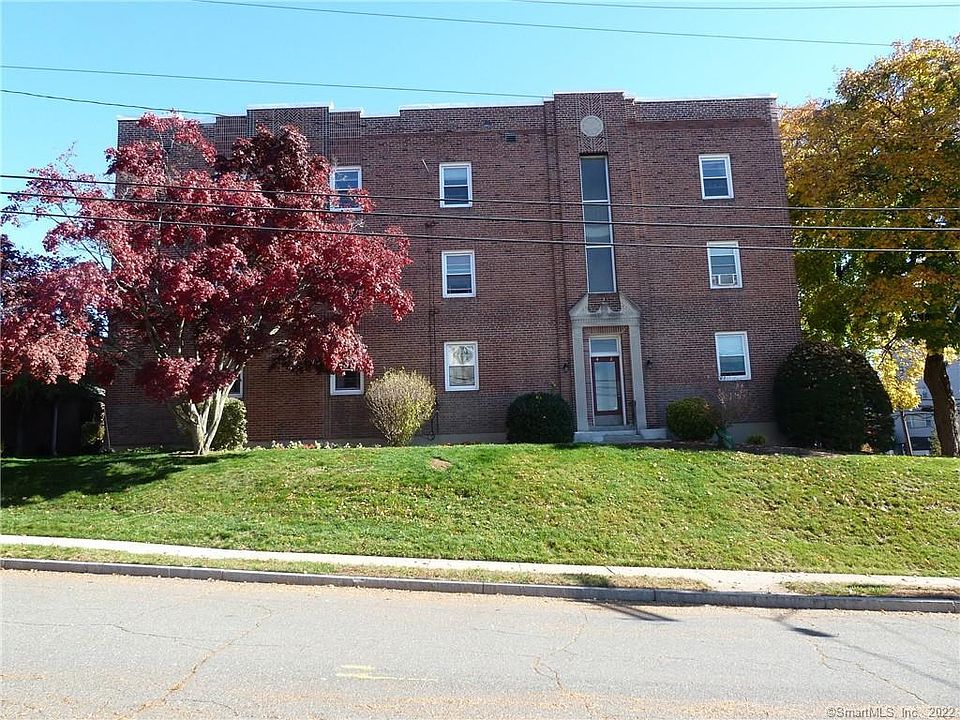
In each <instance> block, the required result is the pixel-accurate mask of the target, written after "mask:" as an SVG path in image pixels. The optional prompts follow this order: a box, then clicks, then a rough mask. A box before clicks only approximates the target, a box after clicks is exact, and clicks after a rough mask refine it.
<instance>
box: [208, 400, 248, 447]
mask: <svg viewBox="0 0 960 720" xmlns="http://www.w3.org/2000/svg"><path fill="white" fill-rule="evenodd" d="M246 444H247V406H246V405H244V404H243V401H242V400H238V399H237V398H227V402H226V403H224V405H223V415H222V416H221V417H220V425H219V426H218V427H217V434H216V435H214V436H213V444H212V445H211V447H212V448H213V449H214V450H240V449H242V448H243V447H244V446H245V445H246Z"/></svg>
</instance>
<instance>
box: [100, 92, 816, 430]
mask: <svg viewBox="0 0 960 720" xmlns="http://www.w3.org/2000/svg"><path fill="white" fill-rule="evenodd" d="M287 124H294V125H297V126H298V127H299V128H300V129H301V130H302V131H303V133H304V134H305V136H306V137H307V138H308V140H309V141H310V143H311V147H312V149H313V150H315V151H316V152H318V153H323V154H325V155H326V156H327V157H328V158H329V159H330V160H331V161H332V162H333V163H334V165H335V166H336V168H337V169H336V170H335V171H334V173H333V178H332V185H333V187H334V188H336V189H346V188H349V187H357V186H361V187H363V188H364V189H366V190H367V191H368V192H369V193H370V194H371V196H373V197H374V198H380V199H376V200H375V202H376V205H377V210H378V212H384V213H398V214H399V215H398V217H397V218H396V219H395V220H393V222H396V223H398V224H400V225H401V226H402V227H403V228H404V230H405V231H406V232H407V233H409V234H411V235H413V236H432V237H435V238H436V239H432V237H431V238H414V239H413V240H412V243H411V250H410V255H411V258H412V260H413V262H412V264H411V265H410V266H408V268H407V270H406V271H405V285H406V287H408V288H409V289H410V290H411V291H412V292H413V295H414V301H415V303H416V307H415V309H414V311H413V312H412V313H411V314H410V315H409V316H408V317H406V318H405V319H404V320H403V321H402V322H400V323H395V322H394V321H393V320H392V318H390V317H389V316H388V314H387V313H385V312H384V313H377V314H374V315H372V316H370V317H368V318H367V319H365V320H364V322H363V324H362V326H361V327H360V332H361V334H362V335H363V337H364V340H365V341H366V342H367V344H368V346H369V347H370V350H371V354H372V357H373V361H374V364H375V365H376V367H377V368H378V369H379V370H383V369H387V368H392V367H405V368H407V369H411V370H418V371H420V372H422V373H424V374H426V375H427V376H428V377H429V378H430V379H431V380H432V381H433V383H434V385H435V387H436V389H437V395H438V402H437V412H436V414H435V416H434V417H433V419H432V420H431V421H430V423H428V425H427V426H425V427H424V431H423V433H424V437H425V438H426V439H427V440H437V441H454V440H461V439H489V440H495V439H499V438H502V437H503V435H504V426H505V417H506V410H507V406H508V405H509V404H510V402H511V401H512V400H513V399H514V398H515V397H516V396H517V395H520V394H522V393H525V392H529V391H534V390H555V391H556V392H559V393H560V394H561V395H563V396H564V397H566V398H567V399H568V400H569V401H570V402H571V403H572V404H573V405H574V407H575V410H576V416H577V429H578V432H579V433H580V437H581V438H583V439H604V438H606V439H611V438H612V437H613V436H618V437H621V439H623V438H627V437H630V436H640V437H642V438H650V439H653V438H660V437H664V436H665V418H664V415H665V408H666V405H667V404H668V403H669V402H671V401H673V400H676V399H679V398H683V397H686V396H689V395H702V396H706V397H711V396H716V395H717V393H718V392H720V391H721V390H729V389H732V388H734V387H739V388H740V389H741V393H740V395H741V397H740V400H741V404H742V405H743V406H744V407H745V408H746V410H745V413H744V414H743V418H742V419H743V421H744V423H743V424H742V426H741V427H740V434H741V435H742V434H744V433H746V432H748V431H751V432H752V431H760V432H764V433H765V434H766V435H767V436H768V438H770V439H773V437H775V430H774V428H773V424H772V421H773V409H772V407H773V402H772V385H773V378H774V374H775V372H776V370H777V367H778V366H779V364H780V362H781V360H782V359H783V358H784V357H785V356H786V354H787V353H788V352H789V351H790V350H791V349H792V348H793V346H794V345H795V344H796V342H797V341H798V340H799V338H800V330H799V315H798V306H797V286H796V279H795V274H794V265H793V256H792V254H791V253H790V252H789V248H790V245H791V235H790V232H789V230H788V229H785V226H788V225H789V218H788V215H787V212H786V210H785V209H783V208H784V206H786V204H787V202H786V193H785V182H784V176H783V163H782V158H781V153H780V144H779V134H778V128H777V109H776V104H775V101H774V99H773V98H772V97H756V98H731V99H709V100H668V101H637V100H633V99H630V98H626V97H624V95H623V94H622V93H612V92H610V93H575V94H558V95H555V96H554V97H553V99H551V100H548V101H546V102H543V103H542V104H540V105H524V106H513V107H500V106H496V107H463V108H435V109H411V110H401V111H400V113H399V115H396V116H389V117H365V116H362V115H361V114H360V113H359V112H334V111H331V110H330V109H329V108H326V107H304V108H271V109H256V110H249V111H248V112H247V114H246V115H244V116H237V117H220V118H218V119H217V121H216V123H214V124H210V125H206V126H204V127H205V131H206V132H207V133H208V135H209V137H210V139H211V140H212V141H213V142H214V143H215V145H216V146H217V148H218V150H219V151H221V152H224V153H225V152H227V151H228V150H229V148H230V146H231V145H232V143H233V141H234V139H235V138H237V137H238V136H248V135H251V134H252V133H253V132H254V130H255V128H256V127H257V126H259V125H264V126H267V127H269V128H271V129H276V128H279V127H281V126H283V125H287ZM137 132H138V129H137V127H136V123H135V121H120V127H119V142H120V143H121V144H123V143H128V142H131V141H133V140H134V139H135V138H136V137H137ZM404 216H407V217H404ZM491 218H497V219H496V220H493V219H491ZM370 220H374V219H373V218H370ZM755 226H756V227H755ZM368 227H370V226H369V225H368ZM366 382H367V378H362V377H360V376H358V375H353V374H349V375H347V376H344V377H339V378H338V377H331V376H328V375H320V376H318V375H314V374H294V373H289V372H285V371H283V370H278V369H271V368H270V367H269V366H268V363H267V361H266V360H264V361H262V362H257V361H255V362H252V363H251V364H250V365H249V366H248V367H247V368H245V371H244V376H243V383H242V396H243V399H244V401H245V403H246V405H247V414H248V433H249V437H250V441H251V442H260V443H263V442H270V441H272V440H308V441H312V440H352V439H373V438H376V436H377V433H376V431H375V430H374V429H373V426H372V425H371V423H370V422H369V419H368V416H367V412H366V409H365V406H364V402H363V391H364V388H365V384H366ZM237 389H238V390H239V388H237ZM107 405H108V410H107V413H108V424H109V428H110V432H111V440H112V442H113V443H114V444H115V445H121V446H122V445H143V444H158V443H170V442H173V441H174V440H175V439H176V431H175V429H174V428H173V425H172V421H171V420H170V419H169V418H168V416H167V414H166V412H165V410H164V408H162V407H161V406H158V405H156V404H153V403H151V402H150V401H148V400H146V399H144V398H143V397H142V394H141V393H140V391H139V390H138V389H137V388H136V387H135V386H134V385H133V384H132V382H131V381H130V378H126V377H121V378H120V379H119V381H118V382H117V383H116V385H115V386H114V387H113V388H111V390H110V391H109V393H108V403H107Z"/></svg>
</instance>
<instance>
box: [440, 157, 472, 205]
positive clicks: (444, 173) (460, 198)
mask: <svg viewBox="0 0 960 720" xmlns="http://www.w3.org/2000/svg"><path fill="white" fill-rule="evenodd" d="M471 205H473V169H472V167H471V166H470V163H462V162H460V163H440V207H444V208H447V207H470V206H471Z"/></svg>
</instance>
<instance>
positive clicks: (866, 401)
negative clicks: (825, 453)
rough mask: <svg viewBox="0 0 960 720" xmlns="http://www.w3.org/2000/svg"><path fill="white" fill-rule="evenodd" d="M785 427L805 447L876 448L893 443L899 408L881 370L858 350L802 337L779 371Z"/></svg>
mask: <svg viewBox="0 0 960 720" xmlns="http://www.w3.org/2000/svg"><path fill="white" fill-rule="evenodd" d="M773 393H774V409H775V413H776V417H777V423H778V424H779V426H780V430H781V431H782V432H783V434H784V435H786V436H787V437H788V438H789V439H790V441H791V442H792V443H794V444H795V445H799V446H801V447H820V448H825V449H827V450H841V451H857V450H860V449H861V448H862V447H863V445H864V444H868V445H869V446H870V447H871V449H872V450H874V451H875V452H886V451H887V450H889V449H890V448H891V447H893V407H892V406H891V404H890V398H889V396H888V395H887V392H886V390H884V388H883V385H882V384H881V382H880V378H879V377H878V376H877V373H876V371H875V370H874V369H873V368H872V367H871V366H870V363H868V362H867V360H866V358H864V357H863V355H861V354H860V353H857V352H855V351H853V350H846V349H843V348H838V347H835V346H833V345H830V344H829V343H823V342H802V343H800V344H799V345H797V346H796V347H795V348H794V349H793V350H792V351H791V352H790V354H789V355H788V356H787V358H786V360H784V361H783V364H782V365H781V366H780V369H779V370H778V371H777V377H776V380H775V381H774V386H773Z"/></svg>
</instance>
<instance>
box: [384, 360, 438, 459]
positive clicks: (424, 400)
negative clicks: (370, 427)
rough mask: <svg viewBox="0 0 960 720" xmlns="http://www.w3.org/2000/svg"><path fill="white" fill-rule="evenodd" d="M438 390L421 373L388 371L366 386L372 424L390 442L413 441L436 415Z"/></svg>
mask: <svg viewBox="0 0 960 720" xmlns="http://www.w3.org/2000/svg"><path fill="white" fill-rule="evenodd" d="M436 404H437V391H436V390H434V388H433V385H431V384H430V381H429V380H428V379H427V378H426V377H424V376H423V375H421V374H420V373H418V372H407V371H406V370H403V369H399V370H396V369H394V370H387V371H386V372H385V373H384V374H383V375H381V376H380V377H379V378H377V379H376V380H374V381H373V382H371V383H370V386H369V387H368V388H367V407H368V408H369V409H370V416H371V418H372V419H373V424H374V425H376V426H377V429H378V430H379V431H380V432H381V433H383V437H385V438H386V440H387V442H388V443H389V444H390V445H393V446H395V447H399V446H402V445H406V444H407V443H409V442H410V440H411V439H412V438H413V436H414V435H416V434H417V431H418V430H419V429H420V428H421V427H422V426H423V424H424V423H425V422H426V421H427V420H429V419H430V416H431V415H433V409H434V408H435V407H436Z"/></svg>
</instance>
